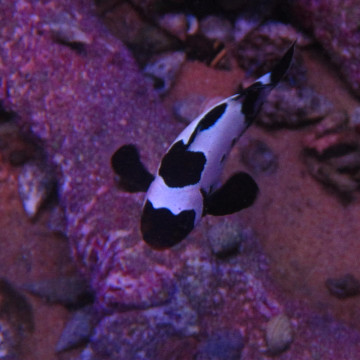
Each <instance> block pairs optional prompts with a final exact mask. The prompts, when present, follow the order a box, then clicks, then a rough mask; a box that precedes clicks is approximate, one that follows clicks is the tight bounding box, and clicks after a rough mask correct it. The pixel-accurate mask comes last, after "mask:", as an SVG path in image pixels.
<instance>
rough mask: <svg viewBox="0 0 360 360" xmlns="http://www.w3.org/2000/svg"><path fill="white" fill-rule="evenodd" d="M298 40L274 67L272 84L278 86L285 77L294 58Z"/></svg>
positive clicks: (271, 75) (271, 77)
mask: <svg viewBox="0 0 360 360" xmlns="http://www.w3.org/2000/svg"><path fill="white" fill-rule="evenodd" d="M295 44H296V40H295V41H294V42H293V43H292V45H291V46H290V48H289V49H288V51H287V52H286V53H285V55H284V56H283V57H282V58H281V59H280V61H279V62H278V63H277V64H276V65H275V66H274V68H273V69H272V71H271V74H270V79H271V83H272V84H277V83H278V82H279V81H280V80H281V79H282V78H283V76H284V75H285V73H286V71H287V70H288V68H289V67H290V64H291V60H292V58H293V56H294V51H295Z"/></svg>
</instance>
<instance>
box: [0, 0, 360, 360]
mask: <svg viewBox="0 0 360 360" xmlns="http://www.w3.org/2000/svg"><path fill="white" fill-rule="evenodd" d="M94 13H95V10H94V7H93V6H92V5H90V2H88V1H87V0H76V1H70V0H62V1H60V0H58V1H52V2H48V1H38V2H32V1H26V0H18V1H10V0H8V1H2V2H1V3H0V20H1V24H2V31H1V33H0V39H1V44H2V47H1V52H0V77H1V88H0V90H1V92H0V94H1V97H0V100H1V103H2V107H3V108H4V110H6V111H9V112H12V113H16V114H17V121H18V124H19V125H20V126H21V128H22V129H23V130H24V131H25V132H27V133H28V134H29V133H31V134H32V135H33V136H35V137H36V139H37V141H38V143H39V144H40V145H41V146H42V147H43V149H44V151H45V153H46V155H47V160H48V161H49V163H51V164H52V165H53V166H54V168H55V172H56V176H57V181H58V192H59V201H60V205H61V207H62V208H63V209H64V211H65V220H66V228H65V229H64V231H65V232H66V233H67V235H68V238H69V240H70V243H71V248H72V252H73V257H74V259H75V261H76V262H77V264H78V266H79V268H80V269H81V270H82V272H83V274H84V275H86V277H87V279H89V281H90V283H91V286H92V288H93V289H94V291H95V293H96V300H97V308H98V309H100V310H102V311H103V315H104V316H103V318H102V320H101V321H100V322H99V324H98V325H97V326H96V329H95V332H94V334H93V335H92V336H91V338H90V344H89V345H88V347H87V348H86V349H85V350H84V352H83V353H82V355H81V357H80V358H81V359H82V360H85V359H86V360H90V359H91V360H95V359H96V360H101V359H132V358H137V359H155V358H156V359H176V358H177V357H178V358H183V359H185V358H193V357H194V356H196V354H197V355H198V356H200V355H206V354H207V353H208V352H209V351H208V350H209V349H211V348H212V345H211V343H212V342H214V341H215V342H218V343H219V344H221V345H222V346H226V347H228V348H227V349H226V350H227V351H228V352H231V351H232V350H231V349H230V348H234V349H235V346H234V341H233V335H231V334H239V337H238V339H239V343H238V344H237V345H236V353H241V356H242V358H243V359H254V358H258V359H262V358H264V359H265V358H266V357H267V355H266V354H267V351H268V349H267V344H266V323H267V322H268V321H269V320H270V319H271V318H273V317H274V316H276V315H278V314H281V313H284V312H286V313H287V314H288V316H289V318H290V320H291V322H292V324H293V323H294V324H295V325H294V342H293V343H292V344H291V346H290V348H289V350H288V351H286V352H284V353H283V354H282V355H281V358H282V359H299V360H303V359H309V358H311V357H313V358H322V359H350V358H355V354H358V353H359V351H360V348H359V345H358V344H359V343H360V336H359V334H358V333H357V332H355V331H352V330H350V329H348V328H346V327H344V326H341V325H339V324H338V323H336V322H335V321H333V320H331V319H330V320H328V319H324V318H323V317H320V316H319V317H317V316H314V315H313V314H312V313H310V312H309V311H308V310H306V309H305V310H304V309H303V308H301V307H300V306H298V305H297V304H292V303H288V302H287V301H285V300H284V299H283V298H282V297H281V296H280V295H279V293H278V292H277V290H275V289H274V288H273V287H272V286H271V284H270V281H269V279H268V277H267V276H268V275H267V274H268V267H267V261H266V259H265V257H264V256H263V255H262V253H261V251H260V249H259V246H258V241H257V239H256V238H255V236H254V235H253V234H252V232H251V231H250V230H249V229H247V230H246V231H245V230H244V232H243V233H242V235H244V236H243V238H242V251H241V254H238V255H236V256H233V257H230V258H227V259H226V260H225V259H216V258H215V257H214V256H213V255H212V254H211V251H210V249H209V245H208V242H207V239H206V238H205V237H204V236H202V235H203V234H204V233H205V229H206V224H204V225H202V226H201V227H199V228H198V229H197V230H196V231H195V232H194V233H193V234H191V235H190V236H189V239H187V241H186V243H184V244H182V245H180V246H179V247H178V248H176V249H173V250H171V251H166V252H162V253H157V252H153V251H151V250H149V249H148V248H147V247H146V246H145V245H144V244H143V242H142V241H141V238H140V233H139V229H138V222H139V213H140V208H141V203H142V200H143V198H142V196H141V195H136V194H135V195H134V194H131V195H129V194H126V193H125V192H121V191H120V190H119V189H118V188H117V187H116V184H115V182H114V180H113V173H112V170H111V166H110V158H111V155H112V154H113V152H114V151H115V150H116V149H117V148H118V147H119V146H120V145H122V144H124V143H129V142H131V143H134V144H137V145H138V148H139V149H140V152H141V156H142V158H143V159H144V162H145V163H146V164H148V166H149V169H150V170H151V171H154V169H155V166H156V164H157V162H158V159H159V158H160V156H161V154H162V152H163V151H164V148H165V147H166V145H167V144H168V143H169V142H170V141H171V140H172V139H173V138H174V137H175V136H176V135H177V134H178V133H179V131H180V129H181V128H182V125H181V124H177V123H176V122H175V121H174V122H173V123H172V122H170V121H169V119H168V118H167V117H166V114H165V112H164V111H163V108H162V106H161V104H160V102H159V100H158V98H157V96H156V95H155V94H154V92H153V91H152V90H151V88H150V85H149V84H148V83H147V82H146V81H145V80H144V78H143V77H142V75H141V74H140V72H139V71H138V68H137V66H136V65H135V63H134V61H133V59H132V58H131V56H130V54H129V52H128V51H127V49H126V48H125V47H124V46H123V45H122V44H121V43H120V42H119V41H118V40H116V39H115V38H113V37H112V36H111V35H110V34H109V32H108V31H107V30H106V29H105V28H104V27H103V26H102V25H101V23H100V22H99V20H98V19H97V18H96V17H94V15H93V14H94ZM218 221H219V220H218ZM209 222H210V223H211V225H215V223H216V222H217V221H216V220H214V219H213V220H209ZM244 228H245V227H244ZM194 285H197V286H194ZM105 314H106V315H105ZM226 334H230V335H226ZM194 335H196V336H194ZM335 336H336V339H337V341H335ZM240 342H241V343H240ZM339 342H341V343H342V346H341V348H340V347H339V346H338V343H339ZM177 349H178V352H176V350H177ZM234 351H235V350H234ZM174 352H176V353H174ZM164 354H167V355H164Z"/></svg>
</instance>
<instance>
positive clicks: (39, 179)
mask: <svg viewBox="0 0 360 360" xmlns="http://www.w3.org/2000/svg"><path fill="white" fill-rule="evenodd" d="M18 187H19V195H20V198H21V200H22V203H23V207H24V209H25V212H26V214H27V215H28V216H29V217H30V218H31V219H33V218H34V217H35V216H36V215H37V214H38V212H39V210H40V208H41V207H42V206H43V205H44V204H45V203H46V201H47V200H48V199H49V197H50V194H51V193H52V191H53V190H54V188H55V180H54V175H53V172H52V169H51V168H50V167H49V166H48V165H46V164H45V163H43V162H39V161H31V162H28V163H26V164H25V165H24V167H23V168H22V170H21V173H20V175H19V179H18Z"/></svg>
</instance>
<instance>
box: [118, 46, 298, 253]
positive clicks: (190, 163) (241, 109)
mask: <svg viewBox="0 0 360 360" xmlns="http://www.w3.org/2000/svg"><path fill="white" fill-rule="evenodd" d="M294 47H295V43H294V44H293V45H292V46H291V47H290V48H289V49H288V50H287V52H286V53H285V55H284V56H283V57H282V59H281V60H280V61H279V62H278V63H277V65H276V66H275V67H274V68H273V70H272V71H271V72H269V73H267V74H265V75H263V76H262V77H260V78H259V79H257V80H256V81H255V82H254V83H253V84H252V85H250V86H249V87H247V88H246V89H244V90H242V91H241V92H240V93H238V94H236V95H233V96H230V97H228V98H226V99H224V100H222V101H220V102H219V103H217V104H216V105H214V106H213V107H211V108H210V109H208V110H206V111H205V112H204V113H202V114H201V115H199V116H198V117H197V118H196V119H195V120H193V121H192V122H191V123H190V124H189V125H188V126H187V127H186V128H185V129H184V130H183V131H182V132H181V133H180V135H179V136H178V137H177V138H176V139H175V141H174V142H173V143H172V144H171V145H170V147H169V149H168V150H167V151H166V153H165V155H164V157H163V158H162V160H161V162H160V165H159V167H158V170H157V173H156V175H155V176H153V175H152V174H150V173H149V172H148V170H147V169H146V168H145V167H144V165H143V164H142V163H141V161H140V157H139V153H138V151H137V149H136V147H135V146H134V145H132V144H127V145H123V146H121V147H120V148H119V149H118V150H117V151H116V152H115V153H114V154H113V156H112V158H111V165H112V167H113V169H114V171H115V172H116V174H117V175H118V176H119V179H120V182H121V184H122V185H123V187H124V188H125V189H127V190H128V191H131V192H136V191H144V192H145V191H146V192H147V193H146V196H145V201H144V206H143V209H142V215H141V222H140V227H141V232H142V236H143V239H144V241H145V242H146V243H147V244H149V245H150V246H151V247H153V248H155V249H157V250H163V249H167V248H170V247H172V246H174V245H175V244H178V243H179V242H180V241H181V240H183V239H184V238H185V237H186V236H187V235H188V234H189V233H190V232H191V231H192V230H193V229H194V227H195V226H196V224H197V223H198V222H199V221H200V220H201V218H202V217H203V216H205V215H207V214H210V215H215V216H219V215H228V214H233V213H235V212H237V211H240V210H242V209H244V208H247V207H249V206H250V205H252V204H253V202H254V201H255V199H256V196H257V193H258V190H259V188H258V186H257V184H256V182H255V181H254V180H253V178H252V177H251V176H250V175H249V174H247V173H245V172H238V173H235V174H234V175H233V176H231V177H230V179H229V180H227V181H226V182H225V184H223V185H222V186H219V179H220V176H221V173H222V170H223V167H224V162H225V160H226V158H227V156H228V154H229V152H230V150H231V148H232V147H233V146H234V145H235V143H236V142H237V140H238V139H239V138H240V136H241V135H242V134H243V133H244V132H245V131H246V130H247V128H248V127H249V126H250V125H251V124H252V123H253V121H254V119H255V117H256V115H257V114H258V113H259V111H260V109H261V107H262V105H263V103H264V101H265V100H266V98H267V96H268V95H269V93H270V92H271V90H272V89H273V88H274V87H275V86H276V85H277V84H278V83H279V81H280V80H281V78H282V77H283V76H284V75H285V73H286V72H287V70H288V68H289V67H290V64H291V60H292V57H293V53H294Z"/></svg>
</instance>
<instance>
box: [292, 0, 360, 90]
mask: <svg viewBox="0 0 360 360" xmlns="http://www.w3.org/2000/svg"><path fill="white" fill-rule="evenodd" d="M289 3H290V2H289ZM291 8H292V12H293V15H294V17H295V18H296V19H297V21H298V22H299V23H300V24H301V25H302V26H303V27H305V28H306V29H307V30H310V31H311V32H312V33H313V35H314V37H315V38H316V39H317V40H318V41H319V42H320V43H321V45H322V46H323V47H324V49H325V50H326V52H327V53H328V54H329V56H330V59H331V61H333V62H334V63H335V64H336V65H337V66H339V69H340V71H341V72H342V74H343V75H344V77H345V79H346V80H347V82H348V83H349V84H350V86H351V87H352V89H353V90H354V91H355V92H356V94H358V95H359V94H360V63H359V58H360V33H359V16H360V4H359V2H358V1H357V0H346V1H341V0H305V1H304V0H296V1H293V2H291Z"/></svg>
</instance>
